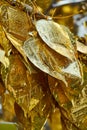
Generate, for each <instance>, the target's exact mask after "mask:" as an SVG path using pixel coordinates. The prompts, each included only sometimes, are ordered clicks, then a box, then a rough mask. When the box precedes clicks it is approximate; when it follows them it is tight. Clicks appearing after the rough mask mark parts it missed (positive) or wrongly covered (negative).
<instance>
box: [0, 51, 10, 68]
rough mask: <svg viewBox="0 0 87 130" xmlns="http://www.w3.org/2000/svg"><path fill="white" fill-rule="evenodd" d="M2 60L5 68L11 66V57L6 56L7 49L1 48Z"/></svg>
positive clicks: (0, 59) (0, 56)
mask: <svg viewBox="0 0 87 130" xmlns="http://www.w3.org/2000/svg"><path fill="white" fill-rule="evenodd" d="M0 62H1V63H2V64H3V65H4V66H5V68H8V67H9V59H8V58H7V57H6V56H5V51H3V50H2V49H0Z"/></svg>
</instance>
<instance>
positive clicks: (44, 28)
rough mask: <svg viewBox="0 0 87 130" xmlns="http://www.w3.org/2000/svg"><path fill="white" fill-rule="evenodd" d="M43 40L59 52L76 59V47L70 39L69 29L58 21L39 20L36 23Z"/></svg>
mask: <svg viewBox="0 0 87 130" xmlns="http://www.w3.org/2000/svg"><path fill="white" fill-rule="evenodd" d="M35 26H36V29H37V31H38V33H39V35H40V37H41V38H42V40H43V41H44V42H45V43H46V44H47V45H48V46H49V47H51V48H52V49H54V50H55V51H56V52H58V53H59V54H61V55H63V56H65V57H67V58H69V59H70V60H74V59H75V54H74V47H73V45H72V43H71V41H70V38H69V35H68V33H67V31H65V30H64V29H63V28H62V26H60V25H59V24H58V23H56V22H54V21H50V20H48V21H47V20H44V19H41V20H38V21H37V22H36V24H35Z"/></svg>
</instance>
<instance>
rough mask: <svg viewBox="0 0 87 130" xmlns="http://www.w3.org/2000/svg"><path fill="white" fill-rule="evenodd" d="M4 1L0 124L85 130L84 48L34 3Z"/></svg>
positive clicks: (0, 7)
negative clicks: (14, 123) (10, 123)
mask: <svg viewBox="0 0 87 130" xmlns="http://www.w3.org/2000/svg"><path fill="white" fill-rule="evenodd" d="M7 1H8V2H6V1H4V0H2V1H1V2H0V90H1V91H0V96H1V99H2V110H3V111H5V112H3V113H2V115H3V116H2V117H3V118H2V119H3V120H6V121H13V120H16V122H17V123H19V125H20V126H21V128H23V129H24V130H40V129H44V128H43V126H44V124H45V123H46V122H47V120H48V122H49V125H50V127H51V128H52V130H54V129H55V130H59V129H60V130H70V129H71V130H79V129H80V130H86V129H87V116H86V115H87V105H86V104H87V101H86V97H87V93H86V91H87V78H86V77H87V63H86V61H87V56H86V53H85V52H86V51H85V50H84V48H85V47H86V44H85V45H84V43H83V42H82V41H79V39H78V40H76V39H75V37H74V36H73V34H72V33H71V32H70V31H69V29H67V27H65V26H62V25H59V24H57V23H56V22H54V21H52V20H51V19H50V20H49V17H48V18H47V16H45V15H44V14H42V13H41V12H40V11H39V10H38V8H37V7H36V4H35V3H34V2H33V1H32V2H28V1H20V0H19V1H17V3H16V2H13V3H12V1H11V0H7ZM36 2H37V1H36ZM49 4H50V3H49ZM23 6H24V7H23ZM30 7H31V8H32V10H31V11H30ZM38 7H39V5H38ZM25 8H27V9H25ZM46 18H47V19H46ZM85 42H86V39H85ZM80 44H81V45H82V46H83V48H82V49H81V47H80ZM77 50H78V51H79V52H77ZM84 51H85V52H84ZM9 107H12V109H9ZM9 113H10V114H11V115H10V116H9V115H8V114H9ZM57 120H58V122H57ZM57 123H58V124H60V125H57Z"/></svg>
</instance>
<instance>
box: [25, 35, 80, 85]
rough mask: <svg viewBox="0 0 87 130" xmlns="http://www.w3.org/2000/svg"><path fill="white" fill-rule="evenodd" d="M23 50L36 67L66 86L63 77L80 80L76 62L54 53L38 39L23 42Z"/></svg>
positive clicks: (32, 38) (33, 38)
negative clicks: (72, 77)
mask: <svg viewBox="0 0 87 130" xmlns="http://www.w3.org/2000/svg"><path fill="white" fill-rule="evenodd" d="M23 50H24V52H25V54H26V56H27V57H28V58H29V60H30V61H31V62H32V63H33V64H34V65H35V66H36V67H38V68H39V69H41V70H42V71H44V72H45V73H48V74H49V75H51V76H53V77H55V78H57V79H59V80H62V81H63V82H64V83H65V84H66V85H67V81H66V79H65V75H67V77H68V76H75V77H78V78H81V72H80V67H79V64H78V61H75V62H71V61H70V60H68V59H67V58H66V57H63V56H62V55H60V54H58V53H56V52H55V51H53V50H52V49H51V48H49V47H48V46H47V45H46V44H45V43H44V42H43V41H42V40H41V39H39V38H38V37H31V38H30V39H28V40H27V41H25V43H24V45H23Z"/></svg>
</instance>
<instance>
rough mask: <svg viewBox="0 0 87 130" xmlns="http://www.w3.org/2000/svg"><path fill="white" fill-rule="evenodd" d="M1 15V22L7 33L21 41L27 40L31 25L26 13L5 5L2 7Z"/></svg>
mask: <svg viewBox="0 0 87 130" xmlns="http://www.w3.org/2000/svg"><path fill="white" fill-rule="evenodd" d="M3 12H4V13H3ZM0 13H1V21H2V23H3V26H4V27H5V29H6V30H7V32H9V33H11V34H13V35H14V36H15V37H18V38H19V39H21V40H25V39H26V37H27V35H28V31H29V23H28V18H27V15H26V13H25V12H23V11H22V10H19V9H17V8H14V7H11V6H10V5H8V4H3V5H2V6H1V12H0Z"/></svg>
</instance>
